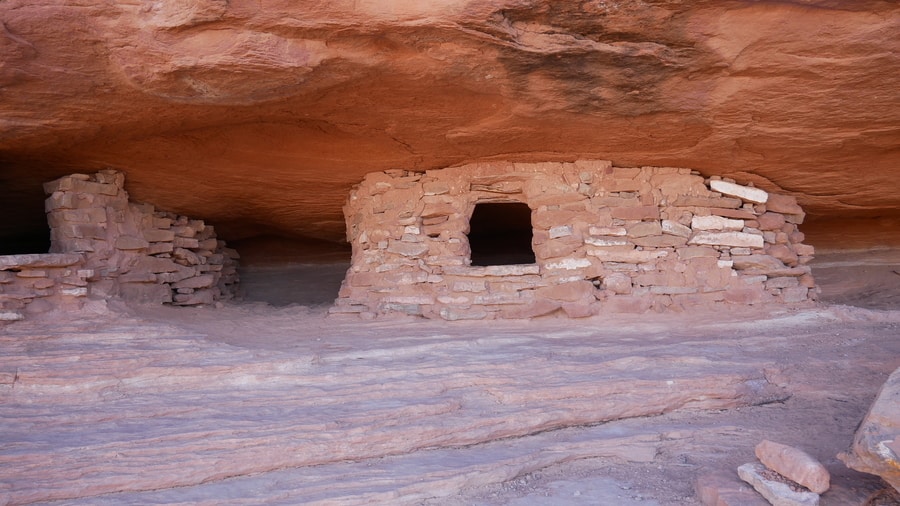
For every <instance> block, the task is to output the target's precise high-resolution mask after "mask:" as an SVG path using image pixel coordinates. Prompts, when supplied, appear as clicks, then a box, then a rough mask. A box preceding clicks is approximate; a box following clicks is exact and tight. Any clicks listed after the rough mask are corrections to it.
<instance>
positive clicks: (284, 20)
mask: <svg viewBox="0 0 900 506" xmlns="http://www.w3.org/2000/svg"><path fill="white" fill-rule="evenodd" d="M898 12H900V7H898V5H897V3H896V2H893V1H889V0H884V1H879V0H861V1H855V2H837V1H834V0H796V1H787V2H777V3H772V2H755V1H708V0H707V1H696V2H682V1H680V0H659V1H649V0H645V1H641V0H627V1H621V2H600V1H587V2H538V1H536V0H454V1H446V2H412V1H402V0H397V1H391V2H374V1H354V2H349V1H339V2H311V1H299V2H298V1H290V2H288V1H285V0H265V1H262V2H260V1H258V0H254V1H250V0H230V1H225V0H192V1H190V2H178V3H172V2H157V3H150V2H132V3H113V4H110V3H109V2H90V1H88V2H77V3H72V2H64V1H62V0H38V1H33V0H28V1H25V0H9V1H6V2H2V4H0V20H2V23H0V54H2V55H3V57H2V58H0V62H2V63H0V90H2V100H0V188H2V190H3V198H0V212H2V213H3V214H4V216H5V217H6V219H4V220H3V223H2V224H0V237H20V238H22V237H25V236H29V235H34V236H36V237H37V236H40V235H41V232H40V231H41V230H43V229H45V224H44V221H43V213H42V209H41V204H40V202H41V200H42V194H41V190H40V184H41V183H43V182H45V181H49V180H52V179H54V178H56V177H58V176H61V175H64V174H67V173H70V172H72V171H73V170H72V169H77V170H78V171H79V172H89V171H93V170H95V169H102V168H106V167H113V168H117V169H121V170H123V171H125V172H127V174H128V181H129V187H128V191H129V192H130V193H131V194H132V196H133V197H134V198H135V199H136V200H137V201H143V202H153V203H154V204H156V205H157V206H159V207H161V208H165V209H171V210H173V211H174V212H177V213H179V214H186V215H190V216H197V217H199V218H203V219H206V220H209V221H211V222H213V223H217V224H219V226H220V232H221V234H222V236H223V237H224V238H225V239H239V238H241V237H246V236H251V235H255V234H258V233H260V232H270V233H279V234H287V235H300V236H308V237H316V238H320V239H328V240H340V238H341V237H342V236H343V219H342V216H341V205H342V203H343V202H344V200H345V199H346V196H347V193H348V190H349V188H350V186H351V185H352V184H354V183H357V182H359V181H360V180H361V179H362V177H363V175H364V174H366V173H368V172H373V171H379V170H385V169H389V168H404V169H411V170H416V171H421V170H425V169H431V168H436V167H446V166H452V165H455V164H461V163H466V162H471V161H477V160H485V159H506V160H517V161H534V160H574V159H577V158H588V157H591V158H606V159H611V160H612V161H613V162H614V164H615V165H617V166H641V165H657V166H681V167H692V168H696V169H698V170H699V171H700V172H701V173H702V174H703V175H704V176H712V175H719V176H726V177H732V178H734V179H737V180H741V181H747V182H753V183H755V184H756V185H757V186H758V187H761V188H763V189H774V187H775V186H778V187H781V188H784V189H785V190H787V191H788V192H789V193H791V194H792V195H794V196H796V197H797V198H798V200H799V202H800V204H801V205H803V206H804V208H805V209H806V210H807V211H808V212H809V213H810V215H811V217H812V218H829V217H837V216H840V217H847V216H857V217H866V216H878V215H881V216H893V217H896V216H897V209H898V208H900V194H898V193H897V192H895V191H891V189H892V188H895V187H896V183H895V180H896V176H897V167H898V166H900V164H898V158H900V157H898V150H897V139H898V133H900V130H898V125H900V108H898V107H897V102H898V95H897V93H896V90H897V89H898V88H900V82H898V80H900V63H898V57H897V55H898V54H900V42H898V39H897V37H895V36H894V35H895V34H896V33H897V32H898V29H900V16H898Z"/></svg>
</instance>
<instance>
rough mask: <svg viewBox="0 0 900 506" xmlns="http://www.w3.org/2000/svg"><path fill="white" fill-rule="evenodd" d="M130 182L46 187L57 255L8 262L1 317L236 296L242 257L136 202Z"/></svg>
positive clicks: (104, 177)
mask: <svg viewBox="0 0 900 506" xmlns="http://www.w3.org/2000/svg"><path fill="white" fill-rule="evenodd" d="M124 183H125V176H124V174H122V173H120V172H116V171H112V170H106V171H100V172H98V173H97V174H93V175H85V174H72V175H70V176H66V177H63V178H60V179H57V180H55V181H52V182H49V183H46V184H45V185H44V190H45V191H46V192H47V193H48V194H49V197H48V198H47V200H46V203H45V208H46V211H47V220H48V223H49V225H50V240H51V246H50V254H39V255H9V256H5V257H0V310H2V311H3V313H2V314H3V315H4V316H3V317H0V319H5V320H14V319H20V318H22V317H23V313H24V312H41V311H45V310H48V309H53V308H55V307H61V306H62V307H65V306H67V305H68V306H75V307H77V306H78V303H77V300H76V301H72V300H69V299H71V298H72V297H85V296H88V295H92V296H97V297H120V298H122V299H125V300H131V301H141V302H158V303H171V304H176V305H196V304H211V303H213V302H215V301H217V300H220V299H227V298H230V297H232V296H233V295H234V291H235V287H236V283H237V281H238V279H237V261H236V259H237V258H238V255H237V252H235V251H234V250H232V249H229V248H227V247H226V246H225V243H224V242H223V241H220V240H218V239H217V237H216V233H215V229H214V228H213V227H212V226H210V225H207V224H205V223H204V222H203V221H202V220H192V219H189V218H187V217H185V216H178V215H175V214H172V213H168V212H165V211H158V210H156V209H154V207H153V206H152V205H149V204H137V203H133V202H129V200H128V193H127V192H126V191H125V189H124ZM36 301H40V302H37V303H36Z"/></svg>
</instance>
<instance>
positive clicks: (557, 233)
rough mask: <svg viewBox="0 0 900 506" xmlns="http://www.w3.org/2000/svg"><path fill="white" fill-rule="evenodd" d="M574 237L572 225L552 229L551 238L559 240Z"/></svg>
mask: <svg viewBox="0 0 900 506" xmlns="http://www.w3.org/2000/svg"><path fill="white" fill-rule="evenodd" d="M570 235H572V227H571V226H570V225H560V226H556V227H551V228H550V238H551V239H557V238H559V237H567V236H570Z"/></svg>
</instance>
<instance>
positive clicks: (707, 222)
mask: <svg viewBox="0 0 900 506" xmlns="http://www.w3.org/2000/svg"><path fill="white" fill-rule="evenodd" d="M691 228H693V229H694V230H730V231H740V230H742V229H743V228H744V220H732V219H730V218H723V217H721V216H694V217H693V218H692V219H691Z"/></svg>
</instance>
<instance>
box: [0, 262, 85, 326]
mask: <svg viewBox="0 0 900 506" xmlns="http://www.w3.org/2000/svg"><path fill="white" fill-rule="evenodd" d="M93 277H94V271H93V270H90V269H86V268H85V267H84V257H83V256H82V255H80V254H77V253H59V254H38V255H4V256H0V321H14V320H21V319H23V318H24V317H25V314H26V312H29V313H40V312H45V311H49V310H51V309H56V308H73V309H74V308H78V307H80V305H81V304H80V302H81V300H82V299H83V298H84V297H85V296H87V294H88V289H87V286H88V283H89V280H90V279H92V278H93Z"/></svg>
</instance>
